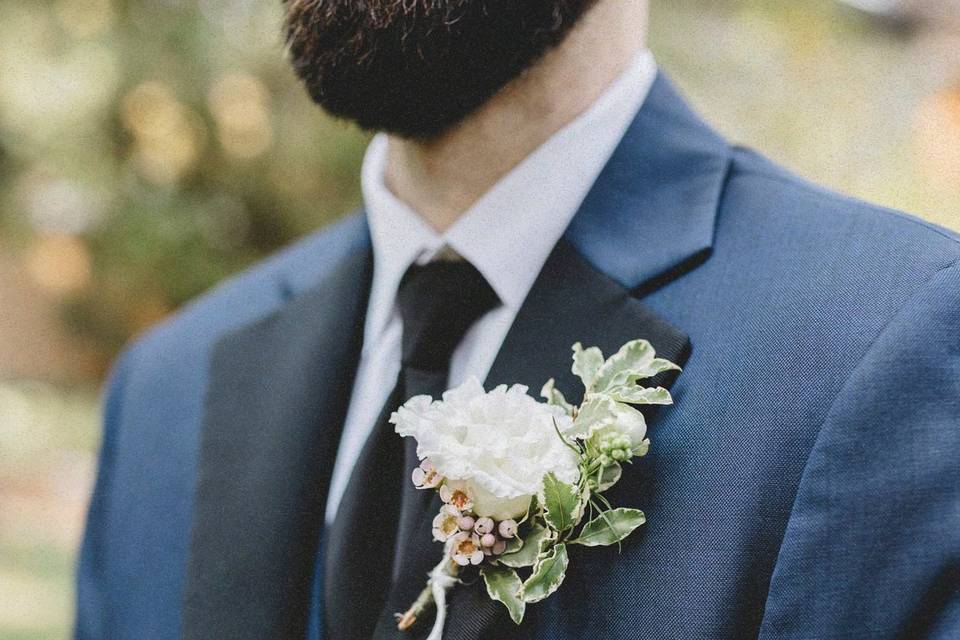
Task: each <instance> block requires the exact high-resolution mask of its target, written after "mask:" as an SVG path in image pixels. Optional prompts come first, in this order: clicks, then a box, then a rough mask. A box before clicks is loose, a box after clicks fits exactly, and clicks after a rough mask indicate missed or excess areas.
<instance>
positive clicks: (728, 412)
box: [77, 75, 960, 640]
mask: <svg viewBox="0 0 960 640" xmlns="http://www.w3.org/2000/svg"><path fill="white" fill-rule="evenodd" d="M369 256H370V245H369V237H368V233H367V228H366V223H365V220H364V218H363V216H362V214H360V215H355V216H351V217H348V218H346V219H345V220H343V221H342V222H340V223H338V224H336V225H334V226H332V227H330V228H328V229H325V230H322V231H321V232H319V233H317V234H315V235H313V236H311V237H309V238H307V239H305V240H304V241H302V242H300V243H299V244H297V245H295V246H293V247H291V248H289V249H287V250H285V251H283V252H281V253H280V254H279V255H277V256H276V257H274V258H272V259H270V260H267V261H266V262H264V263H262V264H260V265H258V266H256V267H254V268H253V269H251V270H249V271H247V272H246V273H243V274H241V275H239V276H237V277H235V278H233V279H231V280H229V281H228V282H226V283H224V284H222V285H221V286H219V287H218V288H216V289H215V290H214V291H213V292H211V293H209V294H208V295H206V296H204V297H203V298H201V299H199V300H198V301H196V302H194V303H193V304H191V305H190V306H189V307H188V308H186V309H185V310H184V311H183V312H181V313H180V314H178V315H177V316H175V317H174V318H173V319H171V320H170V321H168V322H165V323H164V324H163V325H161V326H159V327H158V328H156V329H154V330H153V331H151V332H150V333H149V334H147V335H146V336H144V337H142V338H141V339H140V340H138V341H137V342H136V343H135V344H133V345H132V346H130V347H129V348H128V349H127V350H126V352H125V354H124V355H123V356H122V358H121V359H120V360H119V362H118V363H117V365H116V367H115V370H114V373H113V375H112V378H111V381H110V384H109V389H108V392H107V396H106V420H105V423H106V424H105V434H104V439H103V446H102V451H101V457H100V467H99V475H98V479H97V483H96V489H95V493H94V497H93V501H92V504H91V507H90V512H89V520H88V525H87V530H86V536H85V538H84V541H83V547H82V553H81V558H80V565H79V572H78V586H79V597H78V621H77V637H78V638H81V639H94V638H111V639H122V638H138V639H139V638H148V639H152V638H156V639H165V638H176V637H179V636H180V635H181V634H183V636H184V637H191V638H199V637H209V638H221V637H223V638H228V637H229V638H234V637H250V638H254V637H262V638H275V637H297V636H302V634H303V633H304V627H305V625H306V617H307V616H308V615H309V612H307V611H304V609H303V605H302V603H303V602H304V597H305V596H304V593H305V591H309V589H310V588H311V579H310V578H311V576H312V575H313V574H312V567H310V566H306V565H307V564H309V559H310V558H312V557H314V555H315V553H316V549H317V546H318V540H320V539H322V536H323V532H322V526H321V523H322V518H323V512H324V499H325V495H326V484H327V482H328V475H329V470H330V464H331V461H332V455H333V454H332V452H334V451H335V450H336V443H337V437H338V434H339V429H340V425H341V423H342V417H343V412H344V409H345V404H346V397H348V395H349V387H350V384H351V379H352V371H353V367H354V362H355V358H356V350H357V348H358V339H359V338H358V334H359V331H358V327H359V326H360V325H361V324H362V322H361V320H362V314H363V309H364V306H365V304H366V286H367V283H368V282H369V264H370V258H369ZM958 260H960V240H958V238H957V236H955V235H953V234H951V233H950V232H948V231H945V230H943V229H940V228H938V227H935V226H933V225H930V224H927V223H924V222H922V221H920V220H918V219H916V218H913V217H910V216H906V215H902V214H900V213H897V212H893V211H887V210H882V209H879V208H876V207H872V206H869V205H866V204H862V203H860V202H856V201H854V200H851V199H848V198H844V197H841V196H838V195H835V194H832V193H829V192H827V191H824V190H822V189H819V188H817V187H815V186H812V185H810V184H808V183H806V182H804V181H802V180H800V179H798V178H796V177H794V176H792V175H790V174H789V173H787V172H785V171H784V170H782V169H780V168H778V167H776V166H774V165H773V164H771V163H770V162H768V161H766V160H764V159H763V158H762V157H760V156H758V155H757V154H755V153H753V152H751V151H749V150H746V149H742V148H738V147H734V146H730V145H729V144H728V143H726V142H725V141H724V140H722V139H721V138H720V137H718V136H717V135H716V134H715V133H713V132H712V131H711V130H710V129H709V128H708V127H706V126H705V125H704V124H703V123H702V122H700V121H699V120H698V119H697V118H696V117H695V116H694V115H693V114H692V113H691V112H690V111H689V110H688V108H687V107H686V106H685V105H684V103H683V101H682V100H681V99H680V97H679V96H678V95H677V94H676V93H675V91H674V90H673V88H672V87H671V85H670V83H669V82H668V81H667V80H666V79H665V78H664V77H663V76H662V75H661V76H660V77H659V78H658V79H657V80H656V82H655V84H654V87H653V89H652V92H651V94H650V96H649V98H648V99H647V101H646V103H645V104H644V105H643V107H642V109H641V110H640V111H639V113H638V115H637V116H636V118H635V120H634V122H633V124H632V125H631V127H630V128H629V130H628V131H627V133H626V135H625V136H624V138H623V140H622V142H621V143H620V144H619V146H618V148H617V149H616V151H615V152H614V154H613V156H612V158H611V159H610V161H609V163H608V165H607V166H606V167H605V169H604V170H603V172H602V174H601V175H600V177H599V178H598V180H597V181H596V184H595V185H594V187H593V189H592V190H591V191H590V193H589V195H588V196H587V198H586V200H585V201H584V203H583V205H582V207H581V209H580V211H579V212H578V214H577V215H576V217H575V218H574V220H573V222H572V224H571V225H570V227H569V229H568V231H567V232H566V234H565V236H564V239H563V240H562V241H561V243H560V245H558V248H557V250H556V251H555V252H554V255H552V256H551V259H550V262H548V265H547V267H546V268H545V269H544V272H543V273H542V274H541V276H540V278H539V280H538V282H537V284H535V285H534V290H533V291H532V292H531V295H530V298H529V299H528V300H527V302H526V303H525V305H524V309H523V310H521V312H520V315H519V316H518V319H517V322H516V324H515V325H514V327H513V328H512V329H511V332H510V335H508V338H507V340H506V342H505V344H504V346H503V349H502V350H501V353H500V354H499V356H498V360H497V364H495V365H494V370H493V371H492V372H491V377H490V378H488V383H490V382H501V381H503V382H524V383H527V384H529V385H530V386H531V387H532V388H539V385H540V384H542V383H543V381H544V380H545V379H546V378H547V377H549V376H555V375H557V374H558V373H563V372H566V370H567V369H568V368H569V356H570V352H569V346H570V344H571V343H572V342H573V341H574V340H581V341H582V342H584V344H597V345H600V346H602V347H604V348H605V350H607V351H609V350H610V349H612V348H615V347H616V346H618V345H619V344H620V343H621V342H623V341H625V339H628V338H634V337H646V336H645V332H646V330H647V329H648V328H650V327H652V326H653V324H651V323H665V324H667V325H669V326H670V327H672V328H674V329H675V330H676V331H677V332H681V335H685V336H687V337H688V345H689V347H690V349H689V353H686V352H685V353H682V354H678V355H679V356H680V357H683V358H686V362H685V366H684V372H683V374H682V375H681V376H680V378H679V379H678V381H677V382H676V383H675V384H674V386H673V388H672V392H673V394H674V397H675V400H676V404H675V405H674V406H672V407H669V408H668V409H666V410H664V411H662V412H660V413H659V414H658V415H657V417H656V419H655V420H654V421H653V422H652V424H651V429H650V437H651V440H652V448H651V451H650V455H649V456H648V457H646V458H644V459H643V461H642V462H641V463H640V464H637V465H634V466H633V467H631V468H630V469H629V470H628V471H627V472H626V473H625V474H624V480H623V481H621V483H620V485H618V486H617V488H616V491H617V493H616V495H615V496H614V500H615V501H616V502H618V503H620V504H623V505H629V506H636V507H639V508H641V509H643V510H644V511H645V512H646V514H647V518H648V522H647V524H646V525H644V527H643V528H642V531H640V532H638V533H637V534H635V535H634V536H632V537H631V538H630V539H629V540H628V541H627V542H626V543H625V544H624V547H623V550H622V553H621V554H620V555H617V553H616V550H615V549H591V550H589V552H588V553H585V554H584V555H583V556H582V557H581V558H577V559H576V561H575V562H574V561H572V563H571V566H572V569H571V571H570V573H569V574H568V577H567V580H566V582H565V583H564V585H563V587H562V588H561V590H560V591H559V592H558V593H557V594H556V595H555V596H553V597H551V598H549V599H548V600H546V601H544V602H542V603H539V604H537V605H534V606H532V607H530V608H529V609H528V614H527V618H526V620H525V621H524V624H523V625H522V627H520V628H512V631H511V632H510V637H514V636H515V637H521V638H523V637H532V638H581V637H594V638H683V639H690V638H754V637H760V638H766V639H774V638H776V639H787V638H789V639H798V640H799V639H803V640H810V639H824V640H825V639H832V638H836V639H840V638H851V639H852V638H864V639H867V638H869V639H871V640H877V639H884V638H890V639H894V638H930V639H934V638H938V639H944V640H946V639H948V638H950V639H955V638H960V593H958V585H960V462H958V460H960V262H958ZM558 290H559V291H562V292H564V295H562V296H558V295H554V294H552V293H550V292H553V291H558ZM571 298H581V299H583V298H589V299H590V300H591V304H592V305H594V308H599V309H601V311H599V312H597V313H596V314H593V315H590V314H587V316H589V317H586V316H585V314H583V313H577V312H572V311H571V310H570V304H571ZM548 318H549V319H550V320H549V321H546V320H545V319H548ZM655 346H657V345H656V344H655ZM687 356H689V357H687ZM560 384H561V387H563V385H568V386H570V389H571V392H570V394H568V395H571V394H572V390H573V389H575V387H574V386H573V385H574V380H573V379H572V377H571V376H570V375H569V374H568V373H567V374H566V376H563V375H561V379H560ZM416 579H417V580H421V579H422V577H416ZM465 591H466V589H465ZM313 601H314V603H316V602H317V596H316V594H315V595H314V598H313ZM456 606H457V605H456V602H454V603H453V604H452V605H451V607H452V608H455V607H456ZM496 607H499V605H496ZM496 607H495V608H496ZM461 608H462V607H461ZM474 609H476V610H477V611H480V610H482V612H481V613H475V612H474ZM474 609H471V610H470V611H468V612H465V613H462V617H461V618H458V617H457V616H458V615H460V614H452V616H453V617H452V618H451V622H450V624H449V627H450V628H451V629H452V631H451V632H450V635H449V637H463V638H467V637H480V636H478V635H477V636H471V635H470V634H471V633H474V632H473V631H469V632H468V631H462V632H461V631H457V630H456V627H457V626H458V622H457V620H458V619H463V620H468V621H470V624H468V625H465V626H469V627H470V629H474V628H475V629H481V630H482V629H484V628H492V627H489V625H491V624H495V623H498V621H497V620H495V618H496V617H497V616H498V615H500V614H499V612H497V611H486V610H484V609H483V607H482V606H479V605H477V606H476V607H474ZM314 616H315V617H322V616H317V614H316V613H315V612H314ZM471 616H473V618H471ZM477 616H479V618H478V617H477ZM484 616H486V617H485V618H484ZM481 618H482V619H481ZM474 623H475V624H474ZM508 628H509V627H508ZM315 633H316V632H315ZM477 633H479V632H477ZM484 637H486V638H491V637H498V636H495V635H492V634H491V633H487V634H486V636H484Z"/></svg>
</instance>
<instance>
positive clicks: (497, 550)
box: [493, 540, 507, 556]
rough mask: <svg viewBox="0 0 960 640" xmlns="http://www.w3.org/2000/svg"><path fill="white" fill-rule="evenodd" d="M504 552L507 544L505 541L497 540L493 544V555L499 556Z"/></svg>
mask: <svg viewBox="0 0 960 640" xmlns="http://www.w3.org/2000/svg"><path fill="white" fill-rule="evenodd" d="M506 550H507V542H506V540H497V541H496V542H495V543H494V544H493V555H495V556H498V555H500V554H501V553H503V552H504V551H506Z"/></svg>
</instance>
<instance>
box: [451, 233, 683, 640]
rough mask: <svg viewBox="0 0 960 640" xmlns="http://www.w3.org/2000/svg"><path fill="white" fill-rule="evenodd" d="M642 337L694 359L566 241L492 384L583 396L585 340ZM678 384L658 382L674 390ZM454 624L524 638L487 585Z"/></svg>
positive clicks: (458, 602) (468, 634)
mask: <svg viewBox="0 0 960 640" xmlns="http://www.w3.org/2000/svg"><path fill="white" fill-rule="evenodd" d="M634 338H645V339H647V340H649V341H650V342H651V343H652V344H653V346H654V348H655V349H656V350H657V354H658V355H659V356H661V357H664V358H668V359H669V360H672V361H673V362H676V363H677V364H680V365H681V366H682V365H683V363H685V362H686V360H687V358H688V356H689V354H690V341H689V338H688V337H687V335H686V334H684V333H683V332H682V331H680V330H679V329H677V328H676V327H674V326H672V325H670V324H669V323H668V322H666V321H665V320H664V319H662V318H660V317H659V316H657V315H656V314H655V313H654V312H653V311H651V310H650V309H648V308H647V307H646V306H644V305H643V304H642V303H641V302H640V301H639V300H637V299H636V298H634V297H633V296H632V295H631V294H630V292H629V291H628V290H627V289H626V288H624V287H623V286H622V285H620V284H619V283H617V282H615V281H613V280H611V279H610V278H609V277H607V276H606V275H604V274H603V273H601V272H599V271H598V270H596V269H595V268H594V267H593V266H591V265H590V264H588V263H587V262H586V260H584V259H583V258H582V257H581V256H580V254H579V253H578V252H577V251H576V250H575V249H574V248H573V247H572V246H571V245H570V244H568V243H567V242H566V241H564V240H561V241H560V243H559V244H558V245H557V247H556V248H555V249H554V251H553V253H552V254H551V255H550V258H549V259H548V260H547V263H546V264H545V265H544V268H543V271H542V272H541V273H540V276H539V277H538V278H537V281H536V283H535V284H534V286H533V289H532V290H531V291H530V294H529V296H528V297H527V300H526V302H525V303H524V305H523V307H522V308H521V309H520V312H519V313H518V314H517V318H516V320H515V321H514V324H513V326H512V327H511V329H510V332H509V333H508V334H507V337H506V339H505V340H504V343H503V347H502V348H501V349H500V353H499V355H498V356H497V359H496V361H495V362H494V364H493V367H492V368H491V370H490V373H489V375H488V376H487V379H486V382H485V385H484V386H485V387H486V388H488V389H489V388H491V387H493V386H495V385H497V384H514V383H521V384H525V385H527V386H529V387H530V393H531V394H532V395H538V393H539V391H540V387H541V385H543V383H544V382H546V381H547V379H549V378H551V377H553V378H556V380H557V387H558V388H559V389H560V390H561V391H563V392H564V394H565V395H566V396H567V397H568V398H570V399H571V400H573V399H574V398H577V399H579V398H580V397H581V396H582V394H583V387H582V385H581V384H580V381H579V380H578V379H577V378H576V376H574V375H573V373H572V372H571V371H570V364H571V359H570V357H571V350H570V347H571V345H572V344H573V343H574V342H577V341H580V342H582V343H583V344H584V346H597V347H600V348H601V350H603V352H604V354H606V355H609V354H611V353H613V352H615V351H616V349H618V348H619V347H620V346H621V345H622V344H623V343H625V342H627V341H628V340H632V339H634ZM671 382H672V379H670V378H663V379H660V380H655V381H654V383H655V384H664V385H667V386H669V384H670V383H671ZM653 430H654V431H655V430H656V427H655V426H653ZM532 606H533V607H537V606H543V604H540V605H532ZM447 619H448V627H447V629H446V631H445V633H444V636H443V637H444V639H445V640H480V638H508V637H514V636H515V635H516V633H517V630H516V626H515V625H514V624H513V622H511V620H510V618H509V617H508V616H507V614H506V610H505V609H504V607H503V605H501V604H499V603H497V602H494V601H492V600H490V598H489V597H488V596H487V594H486V590H485V588H484V586H483V582H482V580H481V581H479V582H477V583H476V584H473V585H468V586H460V587H458V588H456V589H454V590H453V591H452V593H451V601H450V610H449V617H448V618H447Z"/></svg>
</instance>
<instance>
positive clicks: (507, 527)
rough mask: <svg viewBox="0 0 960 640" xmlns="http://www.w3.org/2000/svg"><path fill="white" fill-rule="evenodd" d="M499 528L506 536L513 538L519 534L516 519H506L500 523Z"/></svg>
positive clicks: (501, 533)
mask: <svg viewBox="0 0 960 640" xmlns="http://www.w3.org/2000/svg"><path fill="white" fill-rule="evenodd" d="M497 530H498V531H499V532H500V535H501V536H502V537H504V538H512V537H513V536H515V535H517V521H516V520H504V521H503V522H501V523H500V526H499V527H497Z"/></svg>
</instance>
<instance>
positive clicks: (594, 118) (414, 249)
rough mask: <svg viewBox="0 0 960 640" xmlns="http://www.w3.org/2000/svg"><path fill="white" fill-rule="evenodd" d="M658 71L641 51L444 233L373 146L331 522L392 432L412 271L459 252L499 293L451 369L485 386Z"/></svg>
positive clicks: (380, 140) (381, 147) (365, 176)
mask: <svg viewBox="0 0 960 640" xmlns="http://www.w3.org/2000/svg"><path fill="white" fill-rule="evenodd" d="M656 73H657V70H656V63H655V62H654V60H653V55H652V54H651V53H650V52H649V51H648V50H646V49H644V50H641V51H639V52H638V53H637V54H636V56H635V57H634V59H633V60H632V62H631V64H630V65H629V66H628V68H627V69H626V70H625V71H624V72H623V73H622V74H621V75H620V76H619V77H618V78H617V79H615V80H614V81H613V82H612V83H611V84H610V86H609V87H607V89H606V90H605V91H604V92H603V94H601V95H600V97H599V98H598V99H597V100H596V101H595V102H594V103H593V104H592V105H591V106H590V107H589V108H588V109H587V110H586V111H584V112H583V113H582V114H581V115H580V116H578V117H577V118H576V119H575V120H573V121H572V122H571V123H569V124H568V125H566V126H565V127H564V128H563V129H561V130H560V131H558V132H557V133H555V134H554V135H553V136H552V137H550V139H548V140H547V141H546V142H544V143H543V144H542V145H541V146H540V147H538V148H537V149H536V150H535V151H534V152H533V153H531V154H530V155H529V156H527V157H526V158H525V159H524V160H523V161H522V162H521V163H520V164H518V165H517V166H516V167H515V168H514V169H512V170H511V171H510V172H509V173H508V174H507V175H505V176H504V177H503V178H501V179H500V181H499V182H497V183H496V184H495V185H494V186H493V187H491V188H490V190H489V191H487V192H486V193H485V194H484V195H483V196H481V197H480V199H479V200H477V201H476V202H475V203H474V204H473V206H471V207H470V209H468V210H467V211H466V212H465V213H464V214H463V215H462V216H461V217H460V218H459V219H458V220H457V221H456V223H454V225H453V226H451V227H450V228H449V229H448V230H447V231H446V232H445V233H443V234H442V235H441V234H437V233H436V232H435V231H434V230H433V229H431V228H430V227H429V226H428V225H427V224H426V223H425V222H423V220H421V218H420V217H419V216H418V215H417V213H416V212H415V211H413V210H412V209H410V208H409V207H408V206H407V205H405V204H404V203H403V202H401V201H400V200H399V199H398V198H397V197H396V196H395V195H394V194H393V193H392V192H391V191H390V190H389V189H388V188H387V186H386V184H385V182H384V168H385V163H386V152H387V138H386V136H385V135H383V134H379V135H377V136H375V137H374V138H373V140H372V141H371V142H370V145H369V147H368V148H367V151H366V155H365V156H364V160H363V169H362V171H361V186H362V190H363V198H364V206H365V209H366V213H367V219H368V222H369V225H370V236H371V240H372V242H373V258H374V269H373V283H372V287H371V290H370V299H369V302H368V306H367V316H366V323H365V325H364V332H363V350H362V353H361V356H360V362H359V365H358V369H357V375H356V380H355V382H354V386H353V393H352V395H351V398H350V405H349V407H348V410H347V417H346V421H345V423H344V430H343V435H342V437H341V440H340V445H339V449H338V450H337V458H336V462H335V464H334V468H333V476H332V480H331V484H330V493H329V496H328V498H327V508H326V520H327V522H331V521H332V520H333V518H334V516H335V515H336V512H337V507H338V505H339V504H340V499H341V497H342V496H343V493H344V490H345V489H346V486H347V482H348V481H349V479H350V475H351V473H352V471H353V467H354V465H355V463H356V461H357V458H358V457H359V456H360V451H361V449H362V448H363V445H364V443H365V441H366V439H367V436H368V435H369V434H370V432H371V430H372V429H373V428H374V427H375V426H379V427H380V428H388V427H387V426H385V425H377V424H376V421H377V418H378V417H379V416H380V413H381V411H382V409H383V404H384V403H385V402H386V401H387V397H388V396H389V395H390V391H391V390H392V388H393V385H394V383H395V381H396V378H397V375H398V374H399V372H400V349H401V345H400V343H401V337H402V334H403V327H402V324H401V319H400V314H399V311H398V310H397V306H396V294H397V287H398V286H399V284H400V279H401V278H402V277H403V274H404V273H405V272H406V270H407V268H408V267H409V266H410V265H411V264H413V263H414V262H420V263H425V262H429V261H430V260H431V259H432V258H433V257H435V256H436V255H437V254H438V253H439V252H440V251H443V250H445V249H452V250H453V251H454V252H456V253H457V254H458V255H459V256H461V257H462V258H464V259H465V260H468V261H469V262H470V263H471V264H472V265H473V266H474V267H476V268H477V270H478V271H479V272H480V273H481V274H483V277H484V278H486V280H487V282H488V283H489V284H490V286H491V287H493V290H494V291H495V292H496V293H497V296H499V298H500V301H501V303H502V304H501V305H500V306H499V307H497V308H495V309H494V310H492V311H490V312H488V313H487V314H486V315H484V316H483V317H481V318H480V320H478V321H477V322H476V323H475V324H474V325H473V326H472V327H471V328H470V330H469V331H468V332H467V333H466V335H465V336H464V338H463V340H462V341H461V343H460V344H459V345H458V346H457V348H456V350H455V351H454V353H453V356H452V359H451V362H450V380H449V384H450V386H451V387H453V386H456V385H458V384H460V383H461V382H463V380H465V379H466V378H467V377H468V376H471V375H474V376H477V377H478V378H479V379H481V380H483V379H484V378H485V377H486V375H487V372H488V371H489V369H490V367H491V366H492V365H493V361H494V358H495V357H496V355H497V352H498V351H499V350H500V345H501V344H502V343H503V339H504V338H505V337H506V335H507V331H508V330H509V328H510V325H511V324H512V323H513V319H514V317H516V315H517V311H519V309H520V305H521V304H522V303H523V300H524V298H526V297H527V293H528V292H529V291H530V288H531V287H532V286H533V282H534V280H535V279H536V277H537V275H538V274H539V273H540V270H541V268H542V267H543V264H544V262H546V259H547V256H548V255H549V254H550V252H551V250H552V249H553V247H554V245H555V244H556V243H557V241H558V240H560V237H561V236H562V235H563V232H564V231H565V230H566V228H567V225H568V224H569V223H570V220H571V219H572V218H573V216H574V214H575V213H576V212H577V209H578V208H579V207H580V203H581V202H582V201H583V199H584V198H585V197H586V195H587V192H588V191H589V190H590V187H591V186H592V185H593V183H594V181H595V180H596V178H597V176H598V175H599V173H600V170H601V169H602V168H603V166H604V164H606V162H607V160H608V159H609V157H610V155H611V154H612V153H613V150H614V148H615V147H616V146H617V143H618V142H619V141H620V139H621V138H622V137H623V134H624V133H625V132H626V129H627V127H628V126H629V124H630V122H631V121H632V120H633V117H634V115H636V112H637V110H638V109H639V108H640V106H641V105H642V104H643V101H644V99H645V98H646V96H647V93H648V92H649V90H650V86H651V85H652V84H653V80H654V78H655V77H656ZM372 472H375V471H372Z"/></svg>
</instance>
